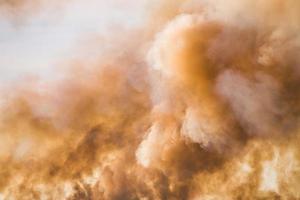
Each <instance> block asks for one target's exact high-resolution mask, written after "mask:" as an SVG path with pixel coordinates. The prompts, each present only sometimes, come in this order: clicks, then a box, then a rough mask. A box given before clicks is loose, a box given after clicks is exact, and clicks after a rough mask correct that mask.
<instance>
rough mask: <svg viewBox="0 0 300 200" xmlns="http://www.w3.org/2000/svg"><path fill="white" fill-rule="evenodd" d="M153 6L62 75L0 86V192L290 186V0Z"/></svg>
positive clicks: (258, 191)
mask: <svg viewBox="0 0 300 200" xmlns="http://www.w3.org/2000/svg"><path fill="white" fill-rule="evenodd" d="M33 4H34V5H36V4H35V3H34V2H33ZM154 4H155V6H150V7H151V8H152V9H153V10H152V11H151V12H150V13H148V14H149V19H145V22H144V24H143V25H141V27H139V28H137V29H135V30H129V31H124V33H122V34H120V32H118V30H116V33H112V34H111V35H112V36H111V38H109V39H107V40H105V44H107V45H101V44H99V45H95V44H98V43H97V42H99V41H95V43H94V44H93V46H97V48H101V47H103V51H101V53H99V55H97V56H96V58H95V59H94V61H92V62H90V61H87V60H85V59H84V58H80V59H78V60H76V61H74V62H71V64H70V66H69V67H67V69H66V70H65V71H64V76H63V77H64V78H63V79H61V80H57V81H48V82H47V81H43V80H32V81H29V82H27V83H22V84H19V85H16V86H13V87H11V88H8V89H6V90H3V91H1V93H2V96H3V97H4V96H5V99H3V100H2V101H1V107H0V108H1V113H2V114H1V115H0V117H1V119H0V130H1V131H0V145H1V148H0V163H1V168H0V199H68V200H75V199H76V200H79V199H93V200H94V199H95V200H96V199H99V200H100V199H103V200H118V199H149V200H150V199H153V200H156V199H162V200H163V199H174V200H175V199H187V200H212V199H214V200H217V199H225V200H227V199H228V200H235V199H251V200H252V199H299V198H300V193H299V187H300V178H299V177H300V171H299V161H300V149H299V145H298V142H297V141H298V139H300V132H299V130H300V127H299V124H300V121H299V120H300V104H299V102H300V90H299V84H300V59H299V55H298V54H299V52H300V35H299V30H300V23H299V22H300V21H299V20H300V16H299V15H300V3H299V2H298V1H296V0H268V1H259V0H228V1H222V0H210V1H208V0H185V1H164V2H163V3H158V2H149V5H154ZM3 5H4V6H9V7H11V6H13V7H15V8H16V9H17V8H18V7H19V5H18V4H16V5H15V3H14V1H4V2H2V3H0V6H3ZM20 6H21V5H20ZM153 16H154V17H153ZM102 42H103V41H100V42H99V43H102Z"/></svg>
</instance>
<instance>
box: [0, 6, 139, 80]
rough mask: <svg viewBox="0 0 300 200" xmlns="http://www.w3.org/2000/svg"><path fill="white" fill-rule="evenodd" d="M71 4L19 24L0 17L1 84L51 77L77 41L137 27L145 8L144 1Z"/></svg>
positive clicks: (39, 14)
mask: <svg viewBox="0 0 300 200" xmlns="http://www.w3.org/2000/svg"><path fill="white" fill-rule="evenodd" d="M70 2H71V3H69V4H67V5H64V6H63V8H62V9H59V10H58V11H56V10H55V9H53V8H51V9H50V8H49V9H42V10H40V12H39V13H36V14H34V15H33V16H32V17H30V18H28V19H26V20H24V21H21V22H19V23H18V24H16V23H14V22H12V21H11V20H9V19H8V18H7V17H0V83H3V82H6V81H11V80H18V79H19V78H21V77H24V76H28V75H39V76H42V77H45V76H46V77H49V76H50V77H51V76H53V75H54V74H55V73H56V70H55V68H56V69H57V65H59V62H60V61H61V60H64V59H67V58H68V57H70V56H71V55H72V53H74V51H75V48H74V47H75V46H76V44H78V42H79V40H81V39H84V38H88V37H89V35H92V34H95V33H96V34H97V33H101V34H102V33H104V32H106V31H108V30H109V29H110V28H111V26H113V25H116V24H121V25H122V26H133V25H136V24H138V23H139V22H140V20H141V18H142V14H141V13H143V8H144V6H143V5H144V3H143V1H139V2H138V3H135V4H132V3H131V4H130V3H124V2H125V1H121V0H114V1H103V0H90V1H88V3H87V1H84V0H73V1H70ZM122 2H123V3H122ZM0 14H1V13H0ZM0 16H1V15H0Z"/></svg>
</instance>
